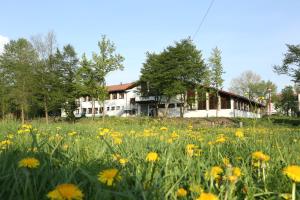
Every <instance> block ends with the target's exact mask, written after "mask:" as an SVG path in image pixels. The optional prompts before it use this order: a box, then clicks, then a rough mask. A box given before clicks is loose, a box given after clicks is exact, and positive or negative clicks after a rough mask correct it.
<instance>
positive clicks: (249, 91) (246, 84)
mask: <svg viewBox="0 0 300 200" xmlns="http://www.w3.org/2000/svg"><path fill="white" fill-rule="evenodd" d="M260 81H261V77H260V76H259V75H258V74H256V73H254V72H252V71H250V70H249V71H245V72H243V73H242V74H241V75H240V76H239V77H237V78H234V79H232V81H231V87H230V88H229V90H230V91H231V92H234V93H236V94H239V95H242V96H245V95H247V96H248V98H249V99H255V98H256V97H255V95H254V92H253V90H254V89H253V86H254V85H256V84H258V83H259V82H260Z"/></svg>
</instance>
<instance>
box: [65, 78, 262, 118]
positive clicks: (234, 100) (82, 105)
mask: <svg viewBox="0 0 300 200" xmlns="http://www.w3.org/2000/svg"><path fill="white" fill-rule="evenodd" d="M107 89H108V93H109V95H108V98H107V100H105V102H104V105H102V104H101V103H99V102H98V101H95V106H94V112H95V116H96V117H100V116H102V115H107V116H121V117H129V116H156V115H158V116H163V115H164V114H167V116H168V117H180V116H181V115H183V117H186V118H192V117H245V118H260V117H261V115H262V110H263V109H264V108H265V106H264V105H263V104H261V103H258V102H255V101H252V100H249V99H248V98H246V97H243V96H239V95H236V94H233V93H230V92H226V91H222V90H219V91H218V93H214V92H211V91H210V90H204V92H201V94H197V92H193V91H190V92H187V97H188V103H187V104H186V105H185V106H183V103H182V101H181V97H180V95H177V96H175V97H173V98H171V100H170V101H169V102H168V103H167V102H166V98H164V97H161V99H160V101H159V103H158V101H157V100H156V99H155V97H154V96H141V94H140V93H139V86H138V85H136V84H135V83H127V84H120V85H111V86H108V87H107ZM77 104H78V108H77V109H76V111H75V116H76V117H83V116H85V117H92V116H93V109H92V107H93V106H92V100H91V98H90V97H88V96H87V97H81V98H79V99H78V100H77ZM166 106H168V109H167V111H166ZM65 116H66V115H65V113H64V112H63V110H62V117H65Z"/></svg>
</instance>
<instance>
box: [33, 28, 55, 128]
mask: <svg viewBox="0 0 300 200" xmlns="http://www.w3.org/2000/svg"><path fill="white" fill-rule="evenodd" d="M31 40H32V43H33V46H34V48H35V50H36V52H37V53H38V56H39V61H38V64H37V67H36V70H35V73H34V76H35V80H36V82H35V84H34V88H35V96H36V97H37V98H38V103H39V104H42V105H41V106H42V107H43V108H44V113H45V118H46V123H47V124H48V121H49V120H48V115H49V111H51V110H54V109H56V105H57V90H58V83H57V79H58V74H59V73H58V70H59V69H57V68H55V65H54V58H53V57H54V53H55V49H56V48H57V47H56V37H55V34H54V32H48V34H47V35H46V36H42V35H37V36H33V37H32V38H31Z"/></svg>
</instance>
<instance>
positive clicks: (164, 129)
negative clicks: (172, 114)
mask: <svg viewBox="0 0 300 200" xmlns="http://www.w3.org/2000/svg"><path fill="white" fill-rule="evenodd" d="M160 130H161V131H167V130H168V128H167V127H164V126H163V127H161V128H160Z"/></svg>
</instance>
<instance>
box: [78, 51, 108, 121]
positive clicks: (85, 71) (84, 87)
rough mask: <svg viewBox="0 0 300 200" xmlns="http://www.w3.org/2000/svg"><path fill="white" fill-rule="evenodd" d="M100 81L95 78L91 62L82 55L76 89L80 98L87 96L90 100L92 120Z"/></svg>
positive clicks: (97, 77)
mask: <svg viewBox="0 0 300 200" xmlns="http://www.w3.org/2000/svg"><path fill="white" fill-rule="evenodd" d="M99 78H100V79H99ZM102 81H103V80H102V77H99V76H96V73H95V67H93V65H92V62H91V61H90V60H88V59H87V57H86V55H85V54H83V56H82V59H81V61H80V67H79V69H78V71H77V82H78V89H79V92H80V93H81V96H82V95H84V96H87V95H88V96H90V97H91V98H92V115H93V120H94V118H95V99H97V98H98V96H99V91H100V90H101V86H100V83H101V82H102ZM99 87H100V88H99Z"/></svg>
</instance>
